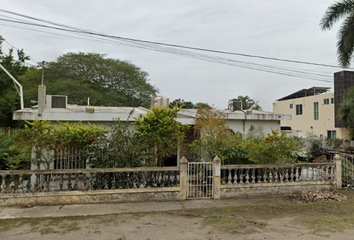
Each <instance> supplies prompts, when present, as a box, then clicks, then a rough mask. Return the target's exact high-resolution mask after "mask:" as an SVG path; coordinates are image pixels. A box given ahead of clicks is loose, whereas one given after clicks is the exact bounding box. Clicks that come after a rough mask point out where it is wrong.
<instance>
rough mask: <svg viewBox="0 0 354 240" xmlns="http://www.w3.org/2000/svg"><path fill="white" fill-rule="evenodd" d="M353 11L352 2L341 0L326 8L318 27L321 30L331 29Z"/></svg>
mask: <svg viewBox="0 0 354 240" xmlns="http://www.w3.org/2000/svg"><path fill="white" fill-rule="evenodd" d="M353 11H354V0H342V1H341V2H336V3H335V4H333V5H332V6H330V7H328V8H327V10H326V12H325V14H324V15H323V17H322V19H321V22H320V26H321V29H322V30H328V29H331V28H332V26H333V24H334V23H336V22H337V21H338V20H339V19H341V18H344V17H346V16H347V15H348V14H350V13H351V12H353Z"/></svg>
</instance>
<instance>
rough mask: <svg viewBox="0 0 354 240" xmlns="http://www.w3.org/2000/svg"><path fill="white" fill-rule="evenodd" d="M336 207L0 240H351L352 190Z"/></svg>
mask: <svg viewBox="0 0 354 240" xmlns="http://www.w3.org/2000/svg"><path fill="white" fill-rule="evenodd" d="M341 193H342V194H344V195H346V196H347V197H348V200H346V201H341V202H322V201H321V202H310V203H301V202H292V201H291V202H283V203H282V204H258V205H245V206H231V207H218V208H208V209H188V210H180V211H169V212H162V213H161V212H159V213H136V214H118V215H108V216H90V217H65V218H41V219H36V218H35V219H17V220H1V221H0V239H9V240H19V239H29V240H31V239H58V238H60V239H64V240H65V239H75V240H81V239H85V240H87V239H114V240H116V239H122V240H123V239H125V240H129V239H143V240H166V239H186V240H189V239H190V240H192V239H193V240H196V239H200V240H202V239H203V240H205V239H207V240H219V239H223V240H224V239H226V240H228V239H230V240H231V239H254V240H260V239H262V240H264V239H284V238H286V239H287V240H292V239H300V238H302V239H344V240H345V239H348V240H349V239H353V234H354V230H353V229H354V191H343V192H341Z"/></svg>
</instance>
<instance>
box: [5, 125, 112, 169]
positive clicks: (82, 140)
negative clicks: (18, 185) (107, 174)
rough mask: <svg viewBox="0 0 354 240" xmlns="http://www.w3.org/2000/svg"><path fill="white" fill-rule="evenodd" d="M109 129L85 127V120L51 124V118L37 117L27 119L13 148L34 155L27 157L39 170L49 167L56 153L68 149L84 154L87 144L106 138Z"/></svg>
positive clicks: (16, 161)
mask: <svg viewBox="0 0 354 240" xmlns="http://www.w3.org/2000/svg"><path fill="white" fill-rule="evenodd" d="M106 133H107V131H106V130H104V129H102V128H99V127H96V126H95V125H89V126H84V125H83V124H82V123H73V124H69V123H62V122H58V125H51V124H50V122H49V121H40V120H35V121H33V122H26V125H25V128H24V129H20V130H18V131H17V132H16V136H15V137H14V142H15V144H14V146H13V149H16V150H19V149H22V150H24V151H25V152H27V153H29V154H30V153H31V152H32V151H33V154H32V158H28V161H29V160H30V161H31V162H32V163H33V164H35V165H36V166H37V168H38V169H41V168H45V169H49V168H50V164H51V163H52V162H53V161H54V159H55V154H56V153H58V152H59V151H60V150H65V149H67V148H72V146H75V149H76V150H77V151H78V152H82V153H84V152H85V151H87V149H88V147H89V146H90V145H92V144H95V143H97V142H98V141H99V140H100V138H102V137H104V136H105V134H106ZM8 161H9V162H10V163H11V164H12V165H18V162H19V161H22V159H21V158H18V157H15V158H12V159H9V160H8Z"/></svg>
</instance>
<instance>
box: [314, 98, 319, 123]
mask: <svg viewBox="0 0 354 240" xmlns="http://www.w3.org/2000/svg"><path fill="white" fill-rule="evenodd" d="M313 113H314V119H315V120H318V119H319V110H318V102H315V103H313Z"/></svg>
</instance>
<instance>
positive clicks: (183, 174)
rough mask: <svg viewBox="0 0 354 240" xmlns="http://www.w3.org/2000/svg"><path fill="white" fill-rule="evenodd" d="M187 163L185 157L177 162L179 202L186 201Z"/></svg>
mask: <svg viewBox="0 0 354 240" xmlns="http://www.w3.org/2000/svg"><path fill="white" fill-rule="evenodd" d="M187 166H188V161H187V159H186V158H185V157H182V158H181V160H180V161H179V169H180V173H179V185H180V195H179V198H180V200H186V199H187V181H188V173H187Z"/></svg>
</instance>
